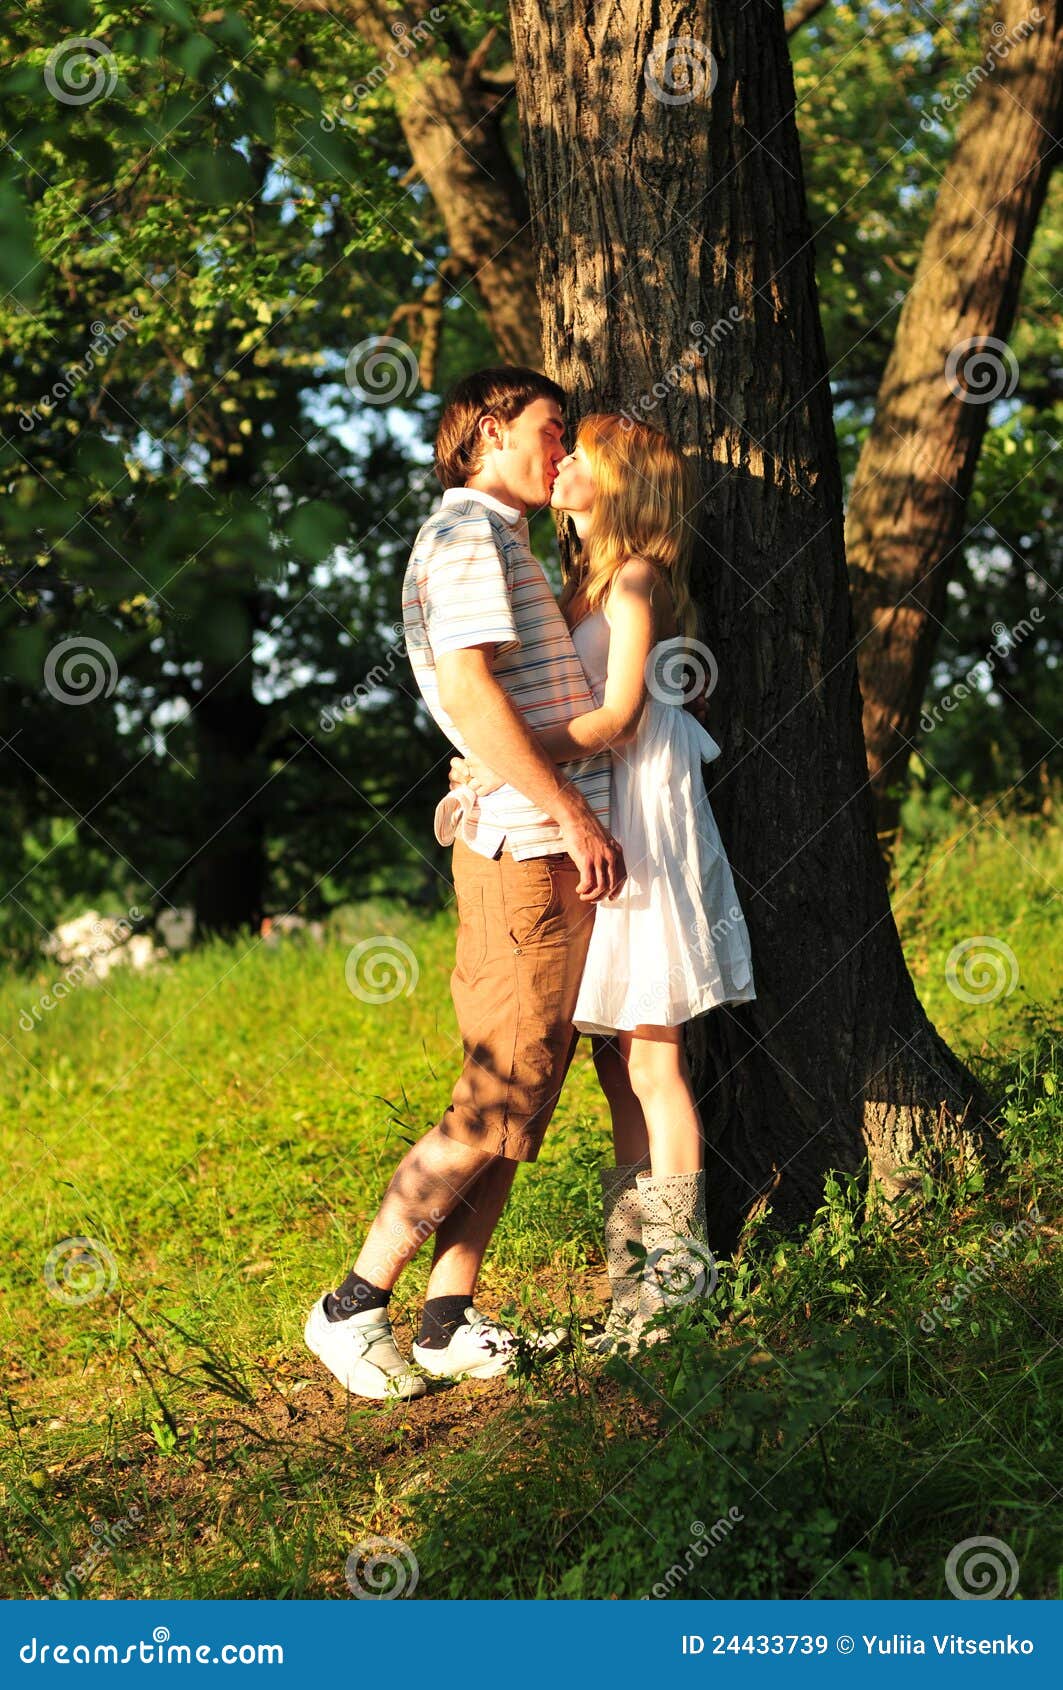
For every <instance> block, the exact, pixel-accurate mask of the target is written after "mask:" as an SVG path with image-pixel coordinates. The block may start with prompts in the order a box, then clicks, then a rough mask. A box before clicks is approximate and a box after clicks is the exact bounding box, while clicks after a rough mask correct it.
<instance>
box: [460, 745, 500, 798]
mask: <svg viewBox="0 0 1063 1690" xmlns="http://www.w3.org/2000/svg"><path fill="white" fill-rule="evenodd" d="M504 785H505V782H504V781H503V779H502V777H501V775H496V774H495V771H494V769H491V768H488V766H487V764H486V763H485V762H483V761H482V760H481V758H479V757H477V756H475V755H474V754H473V752H471V751H470V752H469V755H468V756H467V757H452V758H451V759H450V786H451V790H453V789H454V787H456V786H471V787H472V789H473V791H474V792H475V793H476V795H477V797H478V798H483V797H484V796H485V794H486V793H488V792H495V791H497V789H498V788H499V787H500V786H504Z"/></svg>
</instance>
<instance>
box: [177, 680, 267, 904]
mask: <svg viewBox="0 0 1063 1690" xmlns="http://www.w3.org/2000/svg"><path fill="white" fill-rule="evenodd" d="M253 679H254V666H253V663H252V660H251V656H250V654H248V655H247V656H246V657H243V658H241V659H240V661H239V662H238V663H236V664H235V665H232V664H229V663H224V662H223V663H214V662H209V663H204V665H203V677H202V687H201V693H200V697H199V699H198V700H197V702H196V705H195V711H194V716H193V720H194V722H195V728H196V751H197V767H196V788H197V792H198V794H199V817H198V838H197V840H196V852H195V860H194V862H193V863H192V865H191V867H192V874H193V883H194V887H195V911H196V936H197V938H203V937H205V936H206V935H207V934H210V933H235V932H236V931H237V929H238V928H241V927H250V928H252V929H254V930H255V931H257V929H258V927H259V926H260V924H261V921H262V904H263V895H264V890H265V830H264V826H263V816H262V789H263V784H264V781H265V775H264V772H263V768H262V759H261V756H260V747H261V741H262V734H263V729H264V726H265V717H266V712H265V709H264V707H263V706H262V705H261V704H259V702H258V700H257V699H256V698H255V695H254V692H253V690H252V682H253Z"/></svg>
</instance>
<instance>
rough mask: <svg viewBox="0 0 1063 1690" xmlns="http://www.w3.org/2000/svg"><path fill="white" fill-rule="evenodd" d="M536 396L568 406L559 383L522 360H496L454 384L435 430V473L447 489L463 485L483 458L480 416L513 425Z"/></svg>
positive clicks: (563, 406)
mask: <svg viewBox="0 0 1063 1690" xmlns="http://www.w3.org/2000/svg"><path fill="white" fill-rule="evenodd" d="M536 399H556V400H557V403H558V404H559V405H560V407H561V409H562V410H564V408H565V395H564V392H563V391H562V389H561V388H560V387H558V385H557V383H556V381H551V380H550V378H549V376H544V375H543V374H542V373H541V372H540V371H539V370H526V369H524V368H523V367H522V366H521V365H519V364H498V365H496V366H495V367H494V368H492V369H489V370H476V371H475V372H474V373H473V374H472V375H471V376H465V377H463V379H462V380H461V381H459V382H456V383H455V385H454V386H453V387H452V388H451V390H450V392H449V393H448V394H447V396H446V399H445V400H444V402H443V415H442V416H441V417H440V419H439V429H438V431H437V433H436V453H435V472H436V475H437V476H438V477H439V479H440V481H441V482H442V484H443V486H444V487H464V486H465V483H466V482H467V481H468V479H469V477H470V476H471V475H475V473H476V471H477V470H478V469H479V467H480V464H481V462H482V460H483V451H482V448H481V446H480V440H479V436H478V434H477V425H478V423H479V421H480V419H481V417H487V416H492V417H497V418H498V420H499V422H501V423H511V422H513V421H514V419H515V418H516V417H519V416H520V413H521V412H522V411H523V410H526V409H527V407H528V406H529V405H532V404H534V403H535V401H536Z"/></svg>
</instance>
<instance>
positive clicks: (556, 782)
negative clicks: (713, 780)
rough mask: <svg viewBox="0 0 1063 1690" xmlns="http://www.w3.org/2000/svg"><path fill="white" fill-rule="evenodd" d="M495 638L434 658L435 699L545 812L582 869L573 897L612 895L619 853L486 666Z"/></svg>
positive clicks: (620, 873)
mask: <svg viewBox="0 0 1063 1690" xmlns="http://www.w3.org/2000/svg"><path fill="white" fill-rule="evenodd" d="M493 656H494V645H493V644H485V645H476V646H463V647H461V648H460V649H459V650H457V651H444V652H440V653H439V655H438V656H437V658H436V683H437V686H438V688H439V702H440V704H441V705H442V707H443V709H444V710H445V711H446V713H447V715H448V716H449V717H450V719H451V721H452V722H453V723H454V726H455V728H456V729H457V731H458V733H459V734H460V735H461V737H462V739H463V740H464V741H465V744H466V745H467V746H468V747H469V750H470V751H472V752H473V753H474V754H475V755H476V756H477V757H480V758H482V759H483V761H484V762H485V763H488V764H489V765H490V767H491V768H492V769H494V770H495V771H496V773H497V774H498V775H499V776H500V778H501V779H502V780H503V781H505V782H506V783H507V784H508V785H510V786H512V787H514V788H515V789H516V791H518V792H520V793H522V794H523V795H524V797H525V798H527V799H529V801H530V802H531V803H533V804H535V805H537V806H538V808H539V809H541V810H544V811H545V812H546V814H547V815H548V816H552V817H553V819H554V820H555V821H556V822H557V824H558V827H559V828H560V829H561V838H562V842H563V844H564V846H565V849H566V851H567V852H568V853H569V856H570V857H571V858H572V860H573V861H574V862H575V863H577V864H578V865H579V867H580V869H581V871H582V873H581V876H580V882H579V886H578V888H577V890H578V892H579V894H580V897H582V898H586V899H588V900H589V901H592V902H597V900H598V899H599V898H602V897H609V898H611V897H614V896H615V894H616V893H617V892H619V890H620V888H621V886H622V885H623V883H624V880H625V878H626V870H625V867H624V857H623V852H622V851H621V849H620V847H619V846H617V845H613V844H611V843H610V841H609V836H608V835H607V834H606V833H605V831H604V830H603V828H602V827H601V825H600V823H599V822H598V819H597V817H596V816H595V814H594V812H593V810H592V809H591V807H590V805H589V804H588V803H587V801H586V799H585V798H584V796H583V794H582V793H581V792H580V790H579V788H578V787H576V786H574V785H573V784H572V783H571V782H570V781H567V780H564V779H563V778H562V776H561V775H560V774H559V773H558V770H557V768H556V766H555V765H554V763H552V762H551V760H550V758H549V757H548V756H547V755H546V753H545V751H544V750H543V749H542V747H541V745H540V744H539V743H538V742H537V740H536V738H535V736H534V734H533V733H532V732H531V730H530V729H529V727H528V725H527V723H526V722H525V720H524V717H523V716H522V715H521V713H520V711H519V710H518V709H517V708H516V706H515V705H514V703H513V701H512V699H511V698H510V696H509V694H508V693H507V692H506V690H505V688H504V687H502V686H500V685H499V683H498V681H497V680H496V679H495V676H494V673H493V671H492V668H491V663H492V659H493Z"/></svg>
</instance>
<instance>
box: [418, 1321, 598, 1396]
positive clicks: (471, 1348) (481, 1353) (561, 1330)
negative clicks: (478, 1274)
mask: <svg viewBox="0 0 1063 1690" xmlns="http://www.w3.org/2000/svg"><path fill="white" fill-rule="evenodd" d="M567 1337H568V1327H567V1326H552V1327H550V1328H549V1330H548V1331H546V1332H536V1333H535V1334H534V1335H533V1336H532V1337H531V1338H530V1339H528V1340H525V1341H526V1342H529V1343H530V1344H531V1347H532V1349H533V1351H534V1352H535V1353H536V1354H537V1355H542V1356H548V1355H552V1354H553V1352H554V1351H555V1350H556V1349H558V1347H559V1346H560V1345H561V1344H563V1343H564V1341H565V1339H566V1338H567ZM518 1353H519V1347H518V1339H517V1335H516V1333H515V1332H511V1331H510V1329H509V1327H508V1326H499V1325H498V1324H497V1322H495V1321H493V1320H489V1319H488V1318H487V1316H486V1315H483V1314H481V1313H480V1311H479V1309H477V1308H476V1307H474V1305H473V1304H472V1303H470V1304H469V1306H468V1307H467V1308H466V1310H465V1325H464V1326H459V1327H458V1329H457V1331H456V1332H455V1333H454V1336H453V1337H452V1338H451V1340H450V1343H449V1344H448V1345H447V1346H446V1348H445V1349H441V1350H439V1349H429V1348H428V1347H427V1346H426V1345H424V1344H414V1346H413V1356H414V1360H415V1361H416V1362H417V1364H418V1366H420V1367H423V1368H424V1370H425V1372H426V1373H431V1374H432V1375H433V1376H434V1377H435V1378H437V1379H497V1378H498V1377H499V1375H500V1374H502V1373H508V1372H509V1371H510V1369H511V1368H512V1367H513V1366H514V1364H515V1362H516V1360H517V1356H518Z"/></svg>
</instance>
